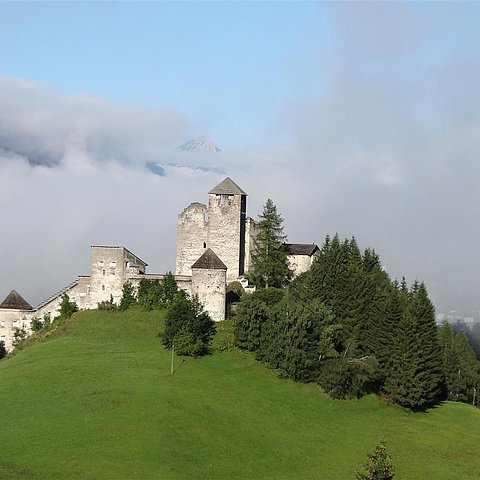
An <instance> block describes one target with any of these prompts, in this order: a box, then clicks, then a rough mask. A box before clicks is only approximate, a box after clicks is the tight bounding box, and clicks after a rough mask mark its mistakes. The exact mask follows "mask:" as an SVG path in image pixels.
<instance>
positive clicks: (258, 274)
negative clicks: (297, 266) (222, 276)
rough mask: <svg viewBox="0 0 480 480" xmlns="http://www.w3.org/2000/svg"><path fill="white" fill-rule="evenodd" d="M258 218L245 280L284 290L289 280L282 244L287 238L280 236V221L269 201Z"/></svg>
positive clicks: (281, 220)
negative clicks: (248, 269) (249, 265)
mask: <svg viewBox="0 0 480 480" xmlns="http://www.w3.org/2000/svg"><path fill="white" fill-rule="evenodd" d="M259 218H260V221H259V223H258V227H257V233H256V236H255V239H254V249H253V252H252V264H251V269H250V271H249V272H248V274H247V277H248V279H249V280H250V281H251V282H252V283H253V284H254V285H256V286H257V287H262V288H268V287H277V288H278V287H283V286H284V285H286V284H287V283H288V280H289V279H290V278H291V271H290V269H289V266H288V259H287V252H286V250H285V244H284V242H285V240H286V238H287V237H286V235H285V234H284V233H283V219H282V217H281V215H280V214H279V213H278V212H277V207H276V206H275V204H274V203H273V202H272V200H270V199H268V200H267V202H266V203H265V205H264V207H263V213H262V214H261V215H260V216H259Z"/></svg>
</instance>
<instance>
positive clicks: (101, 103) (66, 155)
mask: <svg viewBox="0 0 480 480" xmlns="http://www.w3.org/2000/svg"><path fill="white" fill-rule="evenodd" d="M0 104H1V105H2V111H1V112H0V148H3V150H4V151H5V152H6V154H7V155H8V154H9V153H10V152H13V153H16V154H18V155H20V156H23V157H25V158H26V159H27V160H28V161H29V163H31V164H32V165H47V166H52V165H59V164H61V163H65V162H68V161H74V160H76V159H77V157H78V154H79V153H83V154H85V155H87V156H88V157H89V158H90V159H91V160H92V161H94V162H106V161H117V162H120V163H127V164H135V163H137V164H138V163H141V164H145V162H146V161H149V160H156V159H158V158H159V157H161V156H162V154H164V153H165V149H168V148H171V147H172V146H175V145H177V144H178V142H180V141H181V140H182V139H183V135H184V120H183V118H182V117H181V116H180V115H179V114H177V113H174V112H169V111H162V110H154V109H147V108H133V107H129V106H126V105H118V104H114V103H111V102H108V101H106V100H104V99H101V98H98V97H94V96H92V95H89V94H87V93H74V94H72V95H61V94H59V93H58V92H56V91H54V90H52V89H50V88H48V87H46V86H42V85H39V84H37V83H34V82H31V81H28V80H23V79H18V78H13V77H5V76H0ZM84 160H86V157H85V158H84Z"/></svg>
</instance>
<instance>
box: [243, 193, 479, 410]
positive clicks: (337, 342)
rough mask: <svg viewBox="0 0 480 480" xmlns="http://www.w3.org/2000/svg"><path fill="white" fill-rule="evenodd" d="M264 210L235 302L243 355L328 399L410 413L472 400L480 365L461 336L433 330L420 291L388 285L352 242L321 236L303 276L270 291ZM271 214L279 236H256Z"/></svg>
mask: <svg viewBox="0 0 480 480" xmlns="http://www.w3.org/2000/svg"><path fill="white" fill-rule="evenodd" d="M270 202H271V201H269V202H267V204H266V206H265V208H264V214H263V217H262V216H261V221H260V223H259V230H260V233H261V235H259V237H257V238H258V239H259V242H260V245H258V243H257V254H258V253H259V252H262V251H263V254H261V255H258V256H257V257H256V256H255V255H254V257H253V262H254V263H253V268H252V271H253V273H254V274H253V275H251V276H250V279H251V280H252V281H253V282H254V283H256V285H257V290H256V292H255V293H253V294H250V295H246V296H245V297H244V298H243V299H242V301H241V303H240V307H239V309H238V314H237V316H236V320H235V335H236V342H237V345H238V346H239V347H240V348H243V349H245V350H249V351H252V352H255V355H256V357H257V358H258V359H259V360H261V361H263V362H265V363H266V364H268V365H269V366H271V367H272V368H275V369H277V370H278V371H279V372H280V374H281V375H282V376H285V377H288V378H292V379H294V380H296V381H302V382H317V383H318V384H319V385H321V386H322V388H323V389H324V390H325V391H326V392H327V393H329V394H330V395H331V396H332V397H334V398H346V397H360V396H362V395H365V394H367V393H371V392H375V393H378V394H382V395H384V396H386V397H387V398H389V399H390V400H391V401H392V402H394V403H396V404H399V405H401V406H403V407H406V408H409V409H411V410H424V409H426V408H428V407H430V406H433V405H435V404H437V403H438V402H440V401H441V400H443V399H446V398H448V399H451V400H455V401H464V402H471V403H473V402H474V401H475V398H474V397H475V395H476V391H477V390H478V389H479V388H480V363H479V361H478V359H477V357H476V355H475V353H474V352H473V350H472V348H471V347H470V345H469V343H468V340H467V339H466V337H465V335H463V334H462V333H457V334H456V333H454V332H453V331H452V329H451V327H450V326H449V325H443V326H442V327H440V328H437V326H436V324H435V310H434V307H433V304H432V302H431V301H430V299H429V296H428V292H427V288H426V286H425V284H424V283H419V282H414V283H413V284H412V285H411V286H408V285H407V283H406V282H405V279H402V281H400V282H398V281H397V280H392V279H391V278H390V277H389V275H388V274H387V272H385V270H384V269H383V267H382V264H381V261H380V257H379V256H378V254H377V253H376V252H375V250H373V249H370V248H367V249H366V250H365V251H364V252H363V253H362V252H361V251H360V249H359V247H358V245H357V242H356V240H355V238H351V239H345V240H343V241H342V240H340V238H339V237H338V235H335V236H334V237H333V238H331V237H329V236H327V237H326V239H325V242H324V244H323V246H322V248H321V251H320V253H319V255H318V256H317V258H316V259H315V261H314V262H313V264H312V267H311V268H310V270H309V271H307V272H305V273H304V274H302V275H300V276H299V277H297V278H296V279H295V280H293V281H292V282H291V283H290V284H289V285H288V286H287V287H286V288H283V289H280V288H271V286H273V285H274V286H282V285H284V284H286V283H288V275H289V274H288V273H286V274H285V269H283V273H281V274H280V275H279V276H278V277H277V278H275V275H274V274H272V273H270V274H269V275H268V276H267V275H265V274H263V275H255V273H257V272H265V271H267V270H268V268H267V267H266V265H268V256H267V255H265V251H266V250H267V249H266V248H265V245H264V243H265V241H264V240H263V239H268V241H269V242H271V243H273V244H274V247H273V248H272V245H270V246H269V247H268V251H269V252H276V251H280V250H281V245H282V244H283V242H284V241H285V237H284V235H283V230H282V229H281V228H278V225H279V224H280V225H281V217H280V216H279V215H278V213H277V212H276V209H272V205H269V203H270ZM267 207H268V208H267ZM272 212H273V213H272ZM268 215H270V216H271V215H273V216H276V217H277V218H276V221H273V222H272V221H271V220H270V225H271V224H274V225H276V228H275V230H271V229H270V231H269V232H263V233H262V230H263V229H268V228H269V226H268V224H267V223H266V222H263V223H262V220H263V219H264V218H265V216H268ZM258 247H260V248H258ZM262 248H263V250H262ZM284 250H285V249H284ZM274 255H275V253H274ZM258 258H260V260H261V263H260V265H259V264H257V263H256V259H258ZM278 263H283V265H284V266H285V267H287V268H288V263H287V261H286V255H283V254H282V255H277V256H276V258H275V262H272V264H275V265H276V267H275V268H274V269H272V270H271V272H281V271H282V269H280V268H279V267H278ZM266 278H268V281H265V279H266Z"/></svg>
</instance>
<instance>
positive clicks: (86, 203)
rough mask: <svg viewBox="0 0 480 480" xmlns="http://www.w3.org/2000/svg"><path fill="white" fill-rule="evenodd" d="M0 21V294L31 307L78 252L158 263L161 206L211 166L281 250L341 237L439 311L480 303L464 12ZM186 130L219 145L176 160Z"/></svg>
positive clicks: (468, 24)
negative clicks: (154, 170) (265, 209)
mask: <svg viewBox="0 0 480 480" xmlns="http://www.w3.org/2000/svg"><path fill="white" fill-rule="evenodd" d="M0 19H1V21H2V22H1V25H2V26H1V28H0V204H1V205H6V206H7V208H2V209H0V225H9V226H10V230H9V234H8V235H2V236H0V250H2V251H4V252H11V254H9V255H8V256H7V257H8V258H5V259H4V260H3V266H2V270H0V297H5V296H6V295H7V294H8V292H9V291H10V290H11V289H12V288H16V289H17V290H18V291H19V292H20V293H21V294H22V295H24V296H25V298H26V299H27V300H28V301H30V302H31V303H35V302H37V301H40V300H42V299H43V297H45V296H48V295H49V294H51V293H52V292H53V291H56V290H59V289H60V288H62V287H63V286H64V285H66V284H68V283H69V282H71V281H72V280H73V279H74V278H75V276H76V275H77V274H80V273H82V274H87V273H88V246H89V245H92V244H104V245H105V244H113V245H125V246H126V247H127V248H129V249H130V250H132V251H133V252H135V253H136V254H137V255H139V256H140V257H141V258H144V259H145V260H146V261H147V262H148V263H149V265H150V268H151V270H150V271H151V272H160V273H162V272H165V271H167V270H169V269H173V268H174V259H175V221H176V215H177V214H178V213H179V212H180V211H182V209H183V208H184V207H185V206H186V205H187V204H188V203H189V202H192V201H205V200H206V198H205V195H206V192H208V191H209V190H210V189H211V188H212V187H213V186H214V185H216V184H217V183H219V181H221V180H222V178H223V176H224V174H219V173H218V169H221V170H222V171H223V172H225V174H228V175H229V176H230V177H232V178H233V179H234V180H235V181H236V182H237V183H238V184H239V185H240V186H241V187H242V188H243V189H244V190H246V191H247V192H248V194H249V207H248V208H249V210H248V212H249V214H250V215H251V216H253V217H255V216H256V215H258V213H260V212H261V208H262V205H263V204H264V202H265V201H266V199H267V198H272V199H273V200H274V202H275V203H276V205H277V207H278V208H279V211H280V212H281V213H282V215H283V217H284V218H285V232H286V234H287V235H288V238H289V241H292V242H297V243H302V242H312V241H313V242H316V243H319V244H321V243H322V241H323V239H324V238H325V235H326V234H327V233H328V234H334V233H335V232H338V233H339V234H340V236H342V237H350V236H351V235H355V236H356V238H357V241H358V242H359V244H360V246H361V247H367V246H370V247H374V248H376V249H377V250H378V252H379V254H380V257H381V258H382V260H383V262H384V264H385V267H386V269H387V270H388V271H389V272H390V273H391V275H392V276H393V277H397V278H401V276H402V275H405V276H406V277H407V281H408V282H409V283H411V282H413V281H414V280H415V279H419V280H424V281H425V282H426V283H427V286H428V287H429V289H430V293H431V296H432V298H433V300H434V301H435V303H436V305H437V308H438V310H439V311H443V312H446V311H448V310H451V309H455V310H459V311H464V312H466V313H475V314H476V313H477V312H480V300H479V298H480V297H479V295H478V292H479V291H480V277H479V276H478V271H479V270H480V257H479V256H478V254H477V250H478V248H477V245H478V244H480V227H479V226H478V222H476V221H475V219H477V218H479V217H480V189H479V188H478V178H480V162H479V161H478V158H479V152H480V96H479V95H478V91H479V85H480V28H479V27H478V26H479V25H480V2H331V3H327V2H211V3H207V2H170V3H167V2H147V3H142V2H135V3H134V2H115V3H114V2H0ZM198 135H207V136H209V137H210V138H211V139H212V140H213V141H215V142H216V143H217V144H218V145H219V146H220V147H221V148H222V149H223V150H224V151H223V152H222V153H219V154H214V155H210V156H208V155H183V156H182V154H179V153H178V152H177V151H176V150H175V147H176V146H178V145H179V144H181V143H183V142H185V141H187V140H189V139H190V138H192V137H195V136H198ZM32 159H33V161H32ZM151 161H153V162H157V163H159V164H161V165H162V166H163V167H164V168H165V169H166V171H167V175H166V176H165V177H155V176H153V175H152V174H151V172H149V171H147V170H146V169H145V164H146V163H147V162H151ZM32 164H35V165H32ZM39 164H40V165H39ZM52 218H54V219H55V221H51V219H52ZM138 232H142V234H141V235H139V234H138ZM32 239H34V243H33V245H34V248H32ZM52 259H55V262H56V263H57V264H58V265H62V266H63V268H61V269H57V270H55V271H51V272H50V274H49V278H48V280H47V281H44V279H43V277H42V272H45V271H47V270H49V269H50V265H51V264H52ZM32 271H33V272H37V273H38V275H36V274H35V273H33V274H32Z"/></svg>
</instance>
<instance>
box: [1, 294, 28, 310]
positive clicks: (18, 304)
mask: <svg viewBox="0 0 480 480" xmlns="http://www.w3.org/2000/svg"><path fill="white" fill-rule="evenodd" d="M0 308H8V309H10V310H33V309H32V306H31V305H30V304H29V303H28V302H27V301H26V300H25V299H24V298H23V297H22V296H21V295H20V294H19V293H18V292H16V291H15V290H12V291H11V292H10V293H9V294H8V295H7V298H5V300H4V301H3V302H2V303H1V304H0Z"/></svg>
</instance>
